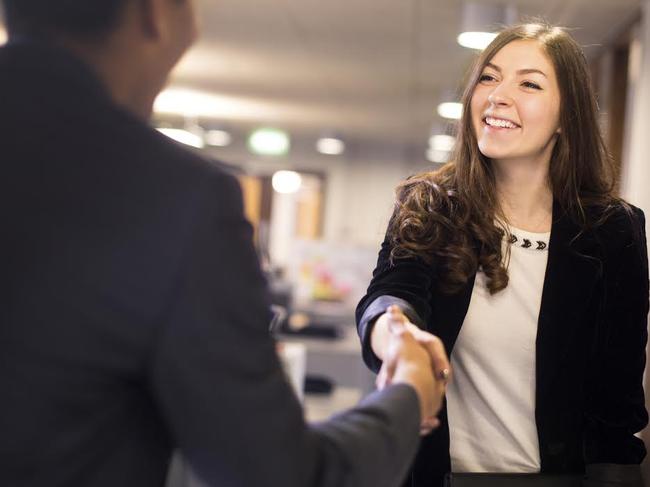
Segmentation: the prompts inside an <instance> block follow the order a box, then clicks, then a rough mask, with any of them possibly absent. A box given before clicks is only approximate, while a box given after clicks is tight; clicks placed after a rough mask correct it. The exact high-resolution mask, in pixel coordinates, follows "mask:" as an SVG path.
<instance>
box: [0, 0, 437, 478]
mask: <svg viewBox="0 0 650 487" xmlns="http://www.w3.org/2000/svg"><path fill="white" fill-rule="evenodd" d="M3 4H4V7H5V11H6V17H7V20H8V27H9V32H10V42H9V44H8V46H6V47H4V48H2V49H0V113H1V114H2V116H1V117H0V161H1V164H2V173H3V175H2V178H1V179H0V181H1V182H0V195H2V202H0V203H1V204H0V208H2V218H1V221H2V222H3V229H4V232H3V237H2V240H1V241H2V243H1V244H0V246H1V252H0V255H1V257H0V259H2V267H1V268H2V277H0V285H1V286H2V289H0V291H1V294H2V303H1V305H0V317H1V320H0V390H1V394H2V395H1V397H2V399H1V400H0V479H2V480H1V483H2V485H4V486H8V487H40V486H48V487H56V486H84V487H99V486H111V487H115V486H121V487H123V486H137V487H147V486H160V485H162V484H163V483H164V479H165V475H166V469H167V465H168V463H169V458H170V454H171V452H172V450H173V449H175V448H178V449H180V451H181V452H182V453H183V455H184V456H185V458H186V459H187V460H188V461H189V462H190V464H191V465H192V466H193V467H194V469H195V470H196V472H197V473H198V475H199V476H200V477H202V478H203V479H204V480H205V481H207V482H208V483H209V484H210V485H223V486H247V487H261V486H266V485H269V486H283V487H289V486H306V485H319V486H344V485H354V486H363V485H369V486H370V485H372V486H382V485H386V486H388V485H394V484H395V483H397V482H399V480H401V479H402V475H403V474H404V472H405V471H406V469H407V468H408V464H409V463H410V461H411V460H412V456H413V455H414V453H415V451H416V449H417V446H418V442H419V440H418V431H419V427H420V418H422V417H427V416H429V415H433V414H435V413H436V412H437V411H438V409H439V407H440V403H441V397H442V393H443V390H444V384H443V381H437V380H436V379H434V374H433V373H432V369H435V370H436V371H442V369H445V368H447V367H448V363H447V359H446V356H445V353H444V350H443V349H442V348H441V346H440V342H439V341H437V340H435V339H433V338H431V337H429V338H428V339H422V340H421V342H420V343H418V342H416V341H415V339H414V338H413V337H412V336H411V335H410V334H409V333H407V332H405V331H404V329H403V327H400V326H399V325H397V326H396V329H397V330H398V331H397V332H396V333H394V335H393V337H392V345H391V346H392V349H391V350H392V352H391V353H389V354H388V356H387V358H386V361H385V371H384V372H385V373H384V374H383V377H384V379H387V380H386V382H387V383H391V382H392V384H390V385H387V386H386V387H385V388H384V389H383V390H382V391H381V392H377V393H374V394H373V395H371V396H369V397H368V398H366V399H365V401H364V402H363V404H361V405H360V406H359V407H357V408H356V409H353V410H351V411H348V412H346V413H344V414H342V415H340V416H338V417H337V418H335V419H333V420H331V421H329V422H327V423H324V424H322V425H320V426H318V427H308V426H307V425H305V423H304V421H303V419H302V412H301V409H300V405H299V403H298V401H297V400H296V398H295V396H294V395H293V394H292V393H291V390H290V387H289V385H288V384H287V382H286V380H285V377H284V375H283V373H282V370H281V367H280V365H279V363H278V359H277V356H276V353H275V345H274V343H273V341H272V339H271V338H270V337H269V335H268V331H267V324H268V318H269V312H268V308H269V303H268V299H267V295H266V285H265V282H264V280H263V278H262V276H261V274H260V271H259V268H258V265H257V260H256V256H255V254H254V251H253V247H252V245H251V228H250V226H249V224H248V223H247V222H246V220H245V218H244V216H243V212H242V203H241V195H240V189H239V186H238V184H237V183H236V181H235V180H234V179H233V178H232V177H230V176H228V175H226V174H225V173H224V172H223V171H222V170H221V169H219V168H218V167H216V165H214V164H211V163H208V162H206V161H204V160H202V159H201V158H200V157H199V156H197V155H194V154H192V153H189V152H187V151H186V150H184V149H182V148H181V147H179V146H178V145H176V144H174V143H172V142H171V141H169V140H168V139H166V138H164V137H163V136H162V135H160V134H159V133H157V132H156V131H154V130H152V129H151V128H150V127H148V125H147V124H146V119H147V118H148V117H149V115H150V111H151V107H152V104H153V101H154V99H155V97H156V94H157V93H158V92H159V90H160V89H161V88H162V87H163V85H164V83H165V81H166V78H167V75H168V73H169V71H170V70H171V69H172V67H173V66H174V65H175V63H176V62H177V61H178V59H179V58H180V57H181V55H182V54H183V53H184V52H185V50H186V49H187V48H188V47H189V46H190V44H191V43H192V41H193V40H194V37H195V24H194V14H193V10H192V2H191V0H93V1H88V0H65V1H64V0H3ZM394 321H395V322H396V323H397V322H400V321H402V318H401V317H400V316H399V315H398V314H395V320H394ZM422 344H423V345H424V346H422Z"/></svg>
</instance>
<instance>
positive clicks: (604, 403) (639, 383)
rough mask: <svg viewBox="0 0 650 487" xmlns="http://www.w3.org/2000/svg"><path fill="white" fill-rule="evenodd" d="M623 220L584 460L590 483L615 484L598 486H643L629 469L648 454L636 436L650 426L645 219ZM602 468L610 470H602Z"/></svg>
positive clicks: (609, 282) (608, 286) (608, 280)
mask: <svg viewBox="0 0 650 487" xmlns="http://www.w3.org/2000/svg"><path fill="white" fill-rule="evenodd" d="M624 219H625V227H626V228H625V229H624V230H620V231H619V232H618V235H619V236H620V235H624V236H625V237H624V238H623V245H622V246H619V248H618V249H617V250H616V257H610V258H615V259H616V260H617V262H620V264H618V269H615V270H613V271H612V273H613V275H612V277H611V278H606V285H605V286H606V287H605V302H604V306H603V310H602V311H603V312H602V314H601V315H602V317H603V318H602V322H601V324H600V325H599V326H600V333H601V334H602V336H601V337H600V340H599V341H600V345H599V347H598V354H597V364H596V367H595V368H594V369H593V370H594V375H593V378H592V387H591V390H592V391H593V396H592V397H588V398H587V400H586V407H587V414H586V425H585V462H586V463H587V464H591V465H592V468H589V466H588V470H587V471H588V473H589V472H590V471H591V474H590V475H589V477H591V481H592V483H591V484H588V485H610V484H608V483H603V484H599V483H594V482H597V481H598V478H599V476H600V477H601V478H603V479H604V478H605V477H606V476H610V477H611V476H614V477H617V476H618V478H619V480H618V482H619V483H614V484H611V485H640V483H638V482H639V480H638V479H639V476H638V470H637V469H638V467H637V468H636V469H634V468H630V467H628V465H631V464H639V463H640V462H641V461H642V460H643V457H644V456H645V447H644V446H643V442H642V441H641V440H640V439H639V438H637V437H636V436H635V433H636V432H638V431H640V430H641V429H643V427H644V426H645V425H646V424H647V422H648V415H647V412H646V409H645V400H644V394H643V372H644V369H645V347H646V341H647V317H648V258H647V249H646V239H645V218H644V215H643V212H642V211H641V210H638V209H635V214H634V215H633V218H632V225H630V223H629V222H630V218H629V217H627V216H625V218H624ZM630 227H631V228H630ZM619 228H620V227H619ZM619 238H620V237H619ZM603 464H609V467H608V468H602V465H603ZM593 465H601V467H598V468H593ZM599 474H602V475H599ZM626 479H627V480H626ZM635 479H636V480H635Z"/></svg>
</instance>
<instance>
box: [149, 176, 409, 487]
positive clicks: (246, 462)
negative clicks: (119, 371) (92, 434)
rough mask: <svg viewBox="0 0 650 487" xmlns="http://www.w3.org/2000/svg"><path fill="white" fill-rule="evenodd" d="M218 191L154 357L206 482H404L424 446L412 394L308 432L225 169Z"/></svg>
mask: <svg viewBox="0 0 650 487" xmlns="http://www.w3.org/2000/svg"><path fill="white" fill-rule="evenodd" d="M210 186H211V188H210V191H205V193H206V194H209V195H210V196H208V197H206V198H205V201H204V204H203V205H201V206H202V207H201V208H200V209H199V211H201V212H203V213H204V214H205V217H204V218H202V219H201V220H202V221H201V222H200V224H199V225H197V227H198V228H197V230H196V232H195V233H196V234H195V236H194V239H193V240H192V242H191V243H190V244H189V245H188V248H187V251H186V259H185V262H184V263H183V265H182V266H181V268H180V269H179V272H178V282H177V283H176V286H175V291H174V295H173V296H171V297H170V300H169V303H168V308H167V309H166V310H165V311H164V313H163V315H164V317H163V320H164V323H163V325H162V326H161V328H160V331H159V335H158V337H157V340H156V345H155V347H154V350H152V354H151V360H150V373H149V378H150V379H149V380H150V388H151V390H152V395H153V397H154V401H155V402H156V403H157V404H158V405H159V408H160V413H161V415H162V418H163V421H164V422H165V423H166V424H167V425H168V428H169V432H170V435H171V437H172V439H173V441H174V442H175V443H176V444H177V445H178V446H179V447H180V450H181V452H182V454H183V455H184V457H185V458H186V459H187V460H188V462H189V463H190V464H191V465H192V466H193V468H194V469H195V471H196V472H197V474H198V475H199V476H200V477H202V478H203V479H204V480H205V481H207V483H208V484H209V485H228V486H233V487H236V486H242V487H244V486H256V487H264V486H278V485H282V486H283V487H292V486H307V485H310V486H332V487H334V486H337V487H339V486H382V485H386V486H389V485H394V484H396V483H398V482H399V480H401V479H402V478H403V475H404V474H405V472H406V470H407V469H408V466H409V464H410V462H411V460H412V457H413V456H414V455H415V451H416V450H417V446H418V443H419V437H418V429H419V421H420V418H419V408H418V401H417V396H416V394H415V391H414V390H413V389H412V388H411V387H410V386H406V385H397V386H393V387H390V388H388V389H386V390H385V391H383V392H381V393H375V394H373V395H371V396H369V397H368V398H366V400H365V401H364V402H363V403H362V404H361V405H360V406H359V407H358V408H356V409H354V410H351V411H349V412H347V413H344V414H342V415H340V416H338V417H337V418H335V419H332V420H331V421H329V422H326V423H323V424H322V425H320V426H318V427H313V428H309V427H308V426H307V425H306V424H305V423H304V420H303V417H302V410H301V407H300V404H299V402H298V400H297V399H296V397H295V395H294V394H293V392H292V390H291V388H290V386H289V384H288V383H287V381H286V379H285V375H284V373H283V371H282V369H281V366H280V364H279V361H278V358H277V354H276V350H275V343H274V342H273V340H272V339H271V338H270V336H269V333H268V321H269V311H268V309H269V308H268V300H267V296H266V283H265V282H264V279H263V276H262V275H261V272H260V270H259V267H258V263H257V258H256V255H255V252H254V250H253V246H252V242H251V235H252V232H251V228H250V225H249V224H248V222H247V221H246V220H245V218H244V216H243V211H242V208H241V194H240V189H239V186H238V184H237V183H236V181H234V179H231V178H230V177H226V176H224V175H222V174H221V173H218V174H217V175H216V176H215V177H214V178H213V180H212V182H211V183H210Z"/></svg>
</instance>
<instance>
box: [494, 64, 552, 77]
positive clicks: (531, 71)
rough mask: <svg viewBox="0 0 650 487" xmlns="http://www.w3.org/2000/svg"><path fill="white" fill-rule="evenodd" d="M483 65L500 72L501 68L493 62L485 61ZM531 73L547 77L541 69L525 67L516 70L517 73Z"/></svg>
mask: <svg viewBox="0 0 650 487" xmlns="http://www.w3.org/2000/svg"><path fill="white" fill-rule="evenodd" d="M485 67H486V68H492V69H494V70H495V71H498V72H499V73H500V72H501V68H500V67H499V66H497V65H496V64H494V63H487V64H486V65H485ZM531 73H539V74H541V75H542V76H544V77H545V78H548V76H546V73H544V71H542V70H540V69H535V68H525V69H520V70H518V71H517V74H531Z"/></svg>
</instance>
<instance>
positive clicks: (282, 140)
mask: <svg viewBox="0 0 650 487" xmlns="http://www.w3.org/2000/svg"><path fill="white" fill-rule="evenodd" d="M289 147H290V142H289V136H288V135H287V133H286V132H284V131H282V130H278V129H270V128H264V129H258V130H256V131H255V132H253V133H252V134H251V135H250V137H249V138H248V148H249V149H250V150H251V151H252V152H253V153H255V154H260V155H265V156H282V155H285V154H287V153H288V152H289Z"/></svg>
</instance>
